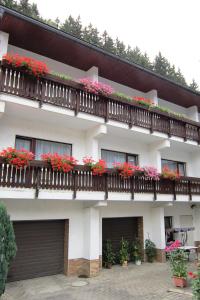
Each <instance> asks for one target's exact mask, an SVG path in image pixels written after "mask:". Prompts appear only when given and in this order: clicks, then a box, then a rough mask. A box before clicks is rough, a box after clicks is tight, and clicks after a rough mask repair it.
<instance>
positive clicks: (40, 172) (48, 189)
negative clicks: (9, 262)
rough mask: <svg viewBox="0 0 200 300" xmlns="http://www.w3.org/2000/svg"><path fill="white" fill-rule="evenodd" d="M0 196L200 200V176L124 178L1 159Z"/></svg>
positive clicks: (79, 167)
mask: <svg viewBox="0 0 200 300" xmlns="http://www.w3.org/2000/svg"><path fill="white" fill-rule="evenodd" d="M0 198H2V199H5V198H27V199H28V198H31V199H33V198H39V199H62V200H94V201H105V200H113V201H132V200H134V201H175V200H177V201H194V202H195V201H197V202H198V201H200V178H194V177H181V178H180V179H178V180H176V181H174V180H169V179H160V180H158V181H155V180H152V179H149V178H147V177H145V176H133V177H130V178H128V179H123V178H121V177H120V176H119V174H118V173H117V172H116V171H114V170H111V169H110V170H108V172H107V173H106V174H104V175H102V176H94V175H93V174H92V171H91V170H88V169H87V168H86V167H84V166H76V167H75V169H74V170H73V171H71V172H69V173H62V172H56V171H53V170H52V168H51V166H50V165H49V164H48V163H46V162H42V161H32V162H31V163H30V166H28V167H26V168H24V169H16V168H15V167H13V166H12V165H9V164H6V163H4V162H3V161H2V160H1V161H0Z"/></svg>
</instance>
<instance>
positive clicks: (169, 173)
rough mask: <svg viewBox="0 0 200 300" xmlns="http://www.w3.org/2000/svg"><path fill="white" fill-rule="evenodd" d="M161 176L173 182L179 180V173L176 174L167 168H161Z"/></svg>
mask: <svg viewBox="0 0 200 300" xmlns="http://www.w3.org/2000/svg"><path fill="white" fill-rule="evenodd" d="M161 176H162V177H163V178H166V179H170V180H175V179H179V178H180V175H179V173H178V172H176V171H172V170H170V168H169V167H168V166H164V167H163V168H162V173H161Z"/></svg>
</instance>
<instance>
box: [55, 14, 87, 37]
mask: <svg viewBox="0 0 200 300" xmlns="http://www.w3.org/2000/svg"><path fill="white" fill-rule="evenodd" d="M60 29H61V30H63V31H65V32H67V33H70V34H72V35H74V36H75V37H77V38H79V39H80V38H82V24H81V18H80V16H78V18H77V19H74V18H73V17H72V16H71V15H70V16H69V17H68V19H66V20H65V22H64V23H63V24H62V25H61V26H60Z"/></svg>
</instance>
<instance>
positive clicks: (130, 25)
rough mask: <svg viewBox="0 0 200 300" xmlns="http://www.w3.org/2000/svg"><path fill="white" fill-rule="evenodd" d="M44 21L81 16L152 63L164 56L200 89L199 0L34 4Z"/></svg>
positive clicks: (91, 0) (44, 0) (45, 0)
mask: <svg viewBox="0 0 200 300" xmlns="http://www.w3.org/2000/svg"><path fill="white" fill-rule="evenodd" d="M30 2H32V3H33V2H34V3H37V5H38V8H39V11H40V14H41V15H42V16H43V17H45V18H51V19H56V18H57V17H58V18H59V19H60V21H61V22H63V21H64V20H65V18H67V17H68V16H69V15H70V14H71V15H72V16H73V17H75V18H76V17H77V16H78V15H80V16H81V20H82V24H83V25H84V26H86V25H88V24H89V23H90V22H91V23H92V24H93V25H94V26H96V27H97V28H98V30H99V31H100V32H103V31H104V30H105V29H106V30H107V32H108V33H109V34H110V35H111V36H112V38H116V37H118V38H119V39H120V40H122V41H123V42H124V43H125V44H126V45H130V46H132V47H135V46H138V47H139V48H140V49H141V50H142V51H143V52H147V54H148V55H149V56H150V58H151V59H153V58H154V57H155V55H156V54H157V53H158V52H159V51H161V52H162V54H163V55H164V56H165V57H166V58H168V59H169V61H170V62H171V63H173V64H175V66H176V67H180V69H181V70H182V73H183V74H184V76H185V78H186V80H187V81H188V82H191V80H192V79H193V78H195V80H196V81H197V83H198V84H199V85H200V39H199V29H200V17H199V12H200V0H168V1H166V0H124V1H121V0H120V1H119V0H115V1H114V0H99V1H95V0H82V1H81V0H72V1H67V0H56V1H52V0H31V1H30Z"/></svg>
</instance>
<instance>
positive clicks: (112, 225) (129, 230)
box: [102, 217, 138, 251]
mask: <svg viewBox="0 0 200 300" xmlns="http://www.w3.org/2000/svg"><path fill="white" fill-rule="evenodd" d="M102 225H103V228H102V235H103V242H104V241H105V240H107V239H109V240H111V241H112V245H113V249H114V251H118V250H119V247H120V241H121V238H122V237H123V238H124V239H125V240H127V241H129V243H131V242H133V241H134V240H135V238H136V237H138V218H137V217H131V218H105V219H103V220H102Z"/></svg>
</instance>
